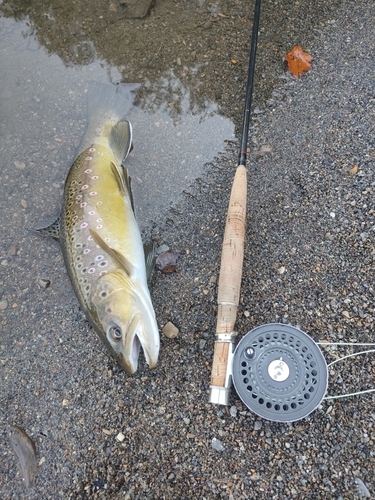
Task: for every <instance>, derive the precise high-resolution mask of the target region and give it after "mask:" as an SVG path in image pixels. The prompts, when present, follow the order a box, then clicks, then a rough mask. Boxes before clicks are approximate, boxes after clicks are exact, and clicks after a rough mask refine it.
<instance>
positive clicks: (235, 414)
mask: <svg viewBox="0 0 375 500" xmlns="http://www.w3.org/2000/svg"><path fill="white" fill-rule="evenodd" d="M237 412H238V410H237V408H236V407H235V406H231V407H230V410H229V413H230V414H231V416H232V417H233V418H234V417H237Z"/></svg>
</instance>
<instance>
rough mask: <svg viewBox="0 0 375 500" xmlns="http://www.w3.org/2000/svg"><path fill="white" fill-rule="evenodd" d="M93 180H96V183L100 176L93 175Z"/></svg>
mask: <svg viewBox="0 0 375 500" xmlns="http://www.w3.org/2000/svg"><path fill="white" fill-rule="evenodd" d="M91 179H94V181H96V179H99V176H98V175H93V176H92V177H91Z"/></svg>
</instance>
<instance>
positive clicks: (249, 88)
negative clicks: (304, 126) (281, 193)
mask: <svg viewBox="0 0 375 500" xmlns="http://www.w3.org/2000/svg"><path fill="white" fill-rule="evenodd" d="M260 1H261V0H256V1H255V7H254V21H253V34H252V35H251V47H250V60H249V72H248V74H247V84H246V98H245V109H244V114H243V123H242V134H241V145H240V153H239V155H238V165H243V166H244V167H245V166H246V158H247V141H248V135H249V125H250V108H251V99H252V97H253V83H254V73H255V56H256V52H257V41H258V29H259V19H260Z"/></svg>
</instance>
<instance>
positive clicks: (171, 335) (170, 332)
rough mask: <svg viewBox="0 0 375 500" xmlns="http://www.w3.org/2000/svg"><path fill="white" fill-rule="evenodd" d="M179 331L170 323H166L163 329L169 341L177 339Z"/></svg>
mask: <svg viewBox="0 0 375 500" xmlns="http://www.w3.org/2000/svg"><path fill="white" fill-rule="evenodd" d="M179 331H180V330H179V329H178V328H177V327H176V326H175V325H174V324H173V323H171V322H170V321H168V323H166V324H165V325H164V327H163V330H162V332H163V333H164V335H165V336H166V337H167V338H168V339H175V338H176V337H177V335H178V334H179Z"/></svg>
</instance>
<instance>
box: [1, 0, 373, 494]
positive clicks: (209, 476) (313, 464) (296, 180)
mask: <svg viewBox="0 0 375 500" xmlns="http://www.w3.org/2000/svg"><path fill="white" fill-rule="evenodd" d="M264 3H265V5H264V11H263V12H264V17H263V20H262V21H261V23H262V24H263V28H262V30H261V33H260V35H261V36H260V39H262V34H264V36H270V34H271V33H272V32H273V28H275V32H278V30H279V31H280V32H281V29H282V27H283V28H285V34H284V35H282V38H281V39H280V42H276V41H275V42H272V43H273V45H270V46H269V45H267V44H268V43H270V42H265V41H263V39H262V40H260V51H259V55H260V57H259V63H258V65H257V82H258V84H259V85H258V87H257V91H256V94H255V106H256V112H255V113H254V119H253V121H252V127H251V136H250V149H251V153H250V158H249V184H248V219H247V239H246V250H245V262H244V272H243V286H242V291H241V303H240V309H239V315H238V322H237V329H238V332H239V337H240V336H242V335H243V334H245V333H246V332H247V331H249V330H250V329H252V328H253V327H255V326H257V325H261V324H263V323H267V322H274V321H278V322H283V323H290V324H292V325H294V326H299V327H300V328H301V329H302V330H304V331H305V332H306V333H308V334H309V335H310V336H312V337H313V338H314V339H315V340H329V341H332V342H339V341H342V342H343V341H346V342H375V338H374V321H375V310H374V303H375V300H374V299H375V284H374V271H375V246H374V240H375V229H374V227H375V226H374V209H375V206H374V205H375V204H374V190H375V168H374V160H375V153H374V84H373V82H374V69H375V68H374V62H373V53H374V38H373V27H372V25H373V23H372V19H374V14H375V12H374V6H373V3H372V2H371V1H363V2H352V1H350V0H344V1H342V2H329V3H328V4H327V3H326V2H324V7H325V8H326V9H327V12H326V16H325V17H324V22H322V24H320V23H319V16H318V14H320V12H321V10H320V9H323V2H316V6H315V7H314V6H312V5H311V6H310V3H308V5H306V4H305V3H304V2H298V1H296V2H289V1H287V0H285V1H283V2H281V1H280V2H278V3H277V2H264ZM202 5H204V8H205V9H207V8H211V9H212V8H213V7H212V5H213V4H209V6H208V7H207V6H206V4H204V3H202ZM223 5H224V4H223ZM225 5H227V4H225ZM210 6H211V7H210ZM157 7H158V4H156V8H155V14H153V16H154V17H151V20H150V21H147V22H146V21H139V23H141V22H143V23H146V24H147V23H150V25H152V23H151V21H152V19H155V16H156V13H157V12H158V10H157ZM227 7H228V9H229V8H231V9H232V11H231V12H232V16H233V15H234V13H233V10H234V9H235V8H236V9H238V12H240V13H241V16H239V15H238V16H237V17H241V19H243V18H244V17H245V15H246V16H249V17H250V16H251V11H252V8H251V9H250V7H249V6H248V5H247V4H246V6H244V4H243V3H242V2H233V3H231V4H230V6H229V2H228V5H227ZM160 8H166V7H165V6H161V7H160ZM168 8H169V10H172V9H173V10H176V11H178V9H181V5H180V4H175V5H173V8H172V7H171V6H169V7H168ZM336 8H337V10H336ZM314 9H316V10H314ZM202 10H204V9H203V8H202ZM302 14H303V15H302ZM205 16H206V17H208V19H206V17H202V22H203V21H204V22H205V23H206V22H208V21H209V20H210V17H209V16H208V14H207V12H206V11H205ZM242 16H243V17H242ZM211 17H213V16H211ZM222 19H226V18H222ZM229 19H232V18H231V17H230V16H229ZM272 19H274V20H275V22H273V23H272V22H271V20H272ZM137 22H138V21H137ZM186 22H188V21H186ZM215 22H220V21H212V23H213V24H212V26H210V27H206V28H204V27H203V28H199V27H198V28H197V30H198V31H197V32H198V33H199V37H196V36H194V40H195V42H194V43H196V44H199V43H200V40H203V39H204V40H206V38H205V34H206V31H207V30H210V29H214V26H215V24H214V23H215ZM233 24H234V25H235V24H236V23H234V21H233ZM237 24H238V23H237ZM245 24H246V29H247V30H249V27H250V23H245ZM309 27H311V28H312V29H308V28H309ZM145 29H146V28H145ZM183 29H185V28H183ZM233 29H234V28H233V27H232V26H229V28H227V30H228V32H227V35H226V36H225V38H224V40H225V43H227V44H228V47H229V46H230V47H235V43H236V40H238V41H239V43H244V44H245V41H244V40H243V38H241V37H240V36H239V35H238V38H237V34H236V32H235V33H234V34H233ZM199 30H200V31H199ZM189 33H190V32H189ZM302 34H305V36H303V37H302ZM220 35H222V32H220ZM297 35H298V36H301V37H302V42H305V43H303V46H304V47H303V48H304V49H305V50H308V51H309V52H310V53H311V54H312V56H313V67H312V70H311V71H310V72H309V73H308V74H307V75H305V76H304V77H302V78H301V79H300V80H298V81H296V80H295V79H294V78H293V77H291V76H289V75H288V74H287V73H285V72H284V70H283V69H282V61H281V59H282V56H281V54H283V53H284V52H287V51H288V50H290V48H291V47H292V46H293V45H294V44H295V43H300V42H301V39H298V36H297ZM191 36H193V35H191ZM274 36H275V37H276V36H278V35H274ZM200 37H202V38H200ZM233 37H234V38H233ZM213 39H215V37H213ZM198 40H199V41H198ZM218 40H219V38H218V39H217V40H216V43H215V45H214V48H212V49H211V50H213V51H215V50H218V51H219V48H220V50H224V49H221V47H222V46H223V43H224V42H220V43H218ZM233 40H234V41H233ZM240 40H241V42H240ZM181 43H182V42H181ZM202 43H203V42H202ZM204 43H205V42H204ZM212 43H213V42H212ZM231 43H233V45H230V44H231ZM182 45H184V44H183V43H182ZM274 47H276V48H277V49H278V51H280V55H277V54H276V53H275V55H274V56H273V57H274V58H275V61H277V63H278V65H277V64H276V63H275V66H272V65H271V66H270V67H271V68H274V69H270V67H269V66H268V65H267V59H264V58H262V57H261V56H262V54H263V53H265V52H269V53H272V52H274ZM247 48H248V46H247V47H246V50H247ZM165 50H167V49H165ZM244 51H245V47H244V48H243V50H241V54H244ZM214 53H215V52H214ZM214 53H212V54H214ZM219 54H221V53H220V52H218V60H219V59H221V60H223V58H222V57H219ZM225 54H226V55H228V56H229V57H228V59H227V64H226V63H221V64H220V65H219V63H218V64H216V65H215V68H214V69H213V68H211V70H212V71H213V74H215V75H216V73H217V75H216V76H217V77H218V78H220V79H221V77H222V76H224V78H223V80H225V81H226V82H227V81H229V82H232V83H229V87H225V93H224V90H223V93H222V94H221V96H222V99H223V100H224V104H223V106H225V102H227V103H228V105H227V109H229V107H230V108H231V113H233V116H235V115H236V116H238V113H241V106H242V100H243V95H242V94H241V92H240V90H239V87H237V84H236V91H233V92H232V93H231V90H230V88H231V87H230V85H234V83H233V82H234V81H235V80H234V79H235V77H236V76H235V75H237V73H235V74H232V77H233V81H232V80H231V78H229V77H228V73H226V72H228V71H232V70H233V68H236V69H235V70H234V71H238V75H239V74H240V73H241V75H242V76H241V79H242V80H241V81H243V79H244V74H245V72H246V69H245V68H246V61H245V59H243V63H241V64H242V67H241V68H240V67H239V65H238V63H236V64H234V63H231V62H230V59H232V58H235V57H237V55H236V54H231V53H230V51H229V50H228V49H226V50H225ZM175 55H176V53H175V52H174V53H173V57H175ZM171 57H172V56H171ZM179 57H180V58H181V59H183V55H182V54H180V56H179ZM212 57H213V55H212ZM176 65H177V66H179V65H178V64H177V63H176ZM276 67H277V68H278V69H275V68H276ZM237 68H239V69H237ZM215 72H216V73H215ZM270 72H271V73H272V75H270ZM262 75H264V78H263V77H262ZM216 76H215V78H216ZM215 78H214V77H213V76H212V75H209V78H208V80H209V81H210V84H208V87H209V88H212V89H213V90H212V91H213V92H219V93H220V92H221V91H220V85H218V86H216V87H215V85H214V84H213V83H212V82H213V81H214V80H215ZM239 78H240V77H239ZM237 81H238V80H237ZM266 81H268V83H267V88H264V87H263V86H264V85H266V83H263V82H266ZM223 85H224V84H223ZM225 85H226V84H225ZM222 88H223V89H224V86H223V87H222ZM229 102H231V105H230V104H229ZM236 119H237V120H238V118H236ZM236 157H237V144H236V143H229V144H228V149H227V151H226V152H225V153H223V154H222V155H221V156H220V157H218V158H217V159H215V161H213V162H212V164H210V165H207V168H206V175H205V176H204V177H202V178H201V179H198V180H197V181H196V183H194V185H192V186H191V187H190V188H189V189H188V190H186V191H185V193H184V194H183V196H182V197H181V198H179V199H178V200H176V203H175V204H174V206H173V208H172V209H171V210H170V213H169V216H168V218H167V219H166V220H165V221H160V220H158V219H157V217H155V220H154V221H150V224H149V226H148V228H147V229H146V230H145V236H146V237H147V236H152V237H153V238H154V239H155V240H156V241H157V243H158V244H159V245H163V244H165V245H167V246H168V247H169V248H170V249H171V250H173V251H175V252H178V253H179V254H180V260H179V261H178V265H177V272H175V273H171V274H162V273H161V272H159V271H157V272H155V273H154V276H153V279H152V283H151V292H152V296H153V301H154V304H155V310H156V314H157V319H158V324H159V326H160V330H162V328H163V327H164V326H165V325H166V324H167V323H168V322H171V323H172V324H173V325H174V326H175V327H176V328H177V329H178V330H179V332H178V335H177V337H173V336H172V338H167V337H165V336H163V335H162V346H161V355H160V362H159V365H158V367H157V368H156V369H155V370H149V369H148V368H147V367H146V366H145V364H144V362H141V367H140V371H139V373H138V374H137V375H136V376H135V377H129V376H127V375H126V374H124V373H123V372H122V371H121V370H120V368H119V367H118V366H117V365H116V364H114V362H113V361H112V360H111V359H110V358H109V356H108V355H107V352H106V351H105V348H104V347H103V346H102V345H101V343H100V341H99V340H98V339H97V338H96V336H95V334H94V333H93V332H92V330H91V329H90V327H89V326H88V324H87V323H86V321H85V318H84V315H83V314H82V312H81V311H80V310H79V307H78V305H77V302H76V300H75V298H74V295H73V291H72V289H71V286H70V285H69V282H68V278H67V276H66V273H65V271H64V269H63V262H62V257H61V254H60V251H59V248H58V245H57V244H55V243H54V242H49V241H45V240H42V239H41V238H39V237H38V236H36V235H34V234H32V233H31V234H30V232H27V233H26V232H25V230H24V225H23V224H22V221H21V219H22V220H23V215H22V216H20V215H18V216H16V215H13V214H17V213H21V214H22V212H21V210H27V207H24V206H23V204H21V201H22V199H23V198H22V196H18V195H17V193H16V194H15V196H13V195H12V193H10V195H11V196H10V197H9V201H8V202H7V203H8V205H5V204H3V205H2V206H8V207H9V210H10V208H11V209H12V210H13V211H12V212H10V211H9V213H11V214H12V215H11V217H13V220H14V223H12V224H11V227H9V218H7V221H6V223H5V221H4V220H2V222H1V224H2V227H3V241H2V242H1V256H0V265H1V278H0V286H1V289H0V290H1V296H0V324H1V344H0V367H1V380H2V383H1V386H0V418H1V428H2V438H3V439H2V441H1V443H0V453H1V462H0V496H1V498H4V499H12V500H13V499H19V498H25V499H26V498H27V499H30V500H34V499H41V498H43V499H56V498H63V499H67V498H72V499H73V498H77V499H78V498H82V499H84V498H98V499H99V498H102V499H117V498H124V499H161V498H165V499H175V498H186V499H188V498H191V499H197V498H202V499H207V500H208V499H219V498H225V499H246V498H249V499H259V498H264V499H290V498H298V499H336V500H339V499H340V500H341V499H360V498H366V497H367V498H370V497H371V495H374V492H375V481H374V464H375V460H374V442H375V411H374V396H373V395H371V394H369V395H365V396H361V397H351V398H348V399H342V400H340V399H339V400H328V401H323V403H322V405H321V406H320V407H319V408H318V409H317V410H316V411H315V412H313V413H312V414H311V415H310V416H308V417H307V418H306V419H304V420H301V421H298V422H295V423H283V424H280V423H272V422H269V421H266V420H261V419H259V418H258V417H256V416H255V415H254V414H252V413H251V412H250V411H248V410H247V408H246V407H245V406H244V405H243V404H242V402H241V401H240V400H239V398H238V396H237V395H236V394H235V392H234V391H232V395H231V399H230V405H229V407H228V408H226V407H216V406H212V405H210V404H208V402H207V401H208V389H209V380H210V372H211V361H212V353H213V342H214V335H213V333H214V331H215V321H216V288H217V277H218V274H219V263H220V251H221V242H222V236H223V230H224V221H225V214H226V208H227V202H228V198H229V193H230V187H231V182H232V179H233V175H234V166H235V165H236ZM15 167H16V169H17V171H18V172H21V173H22V172H24V170H25V169H24V168H23V167H22V165H20V164H19V165H18V166H17V165H15ZM20 175H21V174H20ZM14 207H17V210H15V209H14ZM46 283H49V286H44V285H43V284H46ZM324 353H325V355H326V357H327V360H329V361H331V360H333V359H335V357H337V355H338V354H340V355H345V354H347V351H346V350H344V349H336V350H333V349H330V350H328V349H324ZM374 380H375V358H374V357H373V356H371V355H368V356H361V357H358V358H354V359H350V360H347V361H344V362H342V363H340V364H338V365H335V366H334V370H332V371H331V370H330V379H329V381H330V383H329V394H343V393H346V392H352V391H356V390H361V389H367V388H371V387H374ZM8 422H9V423H14V424H17V425H20V426H22V427H23V428H24V429H25V430H26V431H27V432H28V434H29V435H30V436H31V437H32V438H33V440H34V442H35V444H36V447H37V460H38V463H39V464H40V465H39V467H38V472H37V476H36V479H35V482H34V483H33V485H32V486H31V487H30V488H29V489H26V488H25V486H24V485H23V484H22V481H21V478H20V474H19V472H18V471H17V464H16V459H15V457H14V456H13V454H12V451H11V448H10V445H9V443H8V442H7V440H6V430H5V424H6V423H8ZM369 495H370V496H369Z"/></svg>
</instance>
